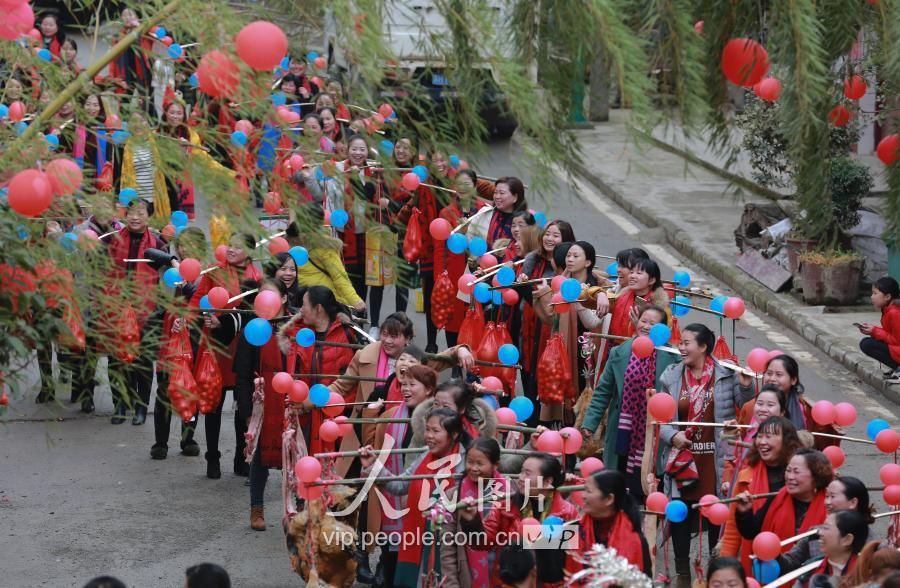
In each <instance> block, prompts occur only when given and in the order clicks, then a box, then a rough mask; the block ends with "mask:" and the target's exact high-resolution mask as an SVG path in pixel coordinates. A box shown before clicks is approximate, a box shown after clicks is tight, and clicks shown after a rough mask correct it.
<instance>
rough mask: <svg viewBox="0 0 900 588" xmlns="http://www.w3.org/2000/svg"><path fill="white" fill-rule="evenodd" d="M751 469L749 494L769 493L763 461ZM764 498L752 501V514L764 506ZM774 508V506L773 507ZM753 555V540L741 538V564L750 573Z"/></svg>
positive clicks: (766, 472)
mask: <svg viewBox="0 0 900 588" xmlns="http://www.w3.org/2000/svg"><path fill="white" fill-rule="evenodd" d="M750 467H751V469H752V472H753V474H752V476H751V477H750V486H748V487H747V491H748V492H750V494H765V493H766V492H768V491H769V470H768V469H766V464H765V462H764V461H763V460H759V461H758V462H756V465H754V466H750ZM766 500H767V499H765V498H757V499H756V500H754V501H753V512H754V513H755V512H758V511H759V509H761V508H762V507H763V506H765V504H766ZM773 507H774V505H773ZM751 553H753V540H752V539H744V538H743V537H742V538H741V550H740V554H741V563H742V564H743V565H744V569H745V570H746V571H747V572H748V573H750V571H751V568H750V554H751Z"/></svg>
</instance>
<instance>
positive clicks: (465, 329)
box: [456, 302, 484, 349]
mask: <svg viewBox="0 0 900 588" xmlns="http://www.w3.org/2000/svg"><path fill="white" fill-rule="evenodd" d="M483 336H484V310H482V308H481V304H479V303H478V302H473V303H472V305H471V306H469V308H468V309H467V310H466V317H465V318H464V319H463V322H462V324H461V325H460V326H459V335H458V336H457V339H456V342H457V343H458V344H460V345H468V346H469V349H478V347H479V346H481V339H482V337H483Z"/></svg>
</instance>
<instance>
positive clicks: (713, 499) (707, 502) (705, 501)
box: [698, 494, 719, 512]
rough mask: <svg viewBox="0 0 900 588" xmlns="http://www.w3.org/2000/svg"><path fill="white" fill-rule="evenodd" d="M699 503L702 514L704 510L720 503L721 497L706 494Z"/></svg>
mask: <svg viewBox="0 0 900 588" xmlns="http://www.w3.org/2000/svg"><path fill="white" fill-rule="evenodd" d="M698 502H699V503H700V510H701V512H702V511H703V509H705V508H707V507H709V506H711V505H713V504H715V503H717V502H719V497H718V496H716V495H715V494H704V495H703V496H701V497H700V500H699V501H698Z"/></svg>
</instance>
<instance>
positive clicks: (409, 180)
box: [400, 172, 422, 192]
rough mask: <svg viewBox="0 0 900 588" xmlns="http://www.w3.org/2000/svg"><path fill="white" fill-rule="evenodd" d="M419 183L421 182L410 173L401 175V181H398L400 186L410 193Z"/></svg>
mask: <svg viewBox="0 0 900 588" xmlns="http://www.w3.org/2000/svg"><path fill="white" fill-rule="evenodd" d="M421 183H422V180H420V179H419V176H417V175H416V174H414V173H412V172H409V173H405V174H403V179H402V180H400V184H401V185H402V186H403V188H404V189H406V190H409V191H410V192H412V191H413V190H415V189H417V188H418V187H419V184H421Z"/></svg>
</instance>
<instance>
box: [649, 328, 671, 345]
mask: <svg viewBox="0 0 900 588" xmlns="http://www.w3.org/2000/svg"><path fill="white" fill-rule="evenodd" d="M671 337H672V329H670V328H669V327H668V325H666V324H665V323H657V324H655V325H653V326H652V327H650V340H651V341H653V345H654V346H656V347H659V346H661V345H665V344H666V343H668V342H669V339H670V338H671Z"/></svg>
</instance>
